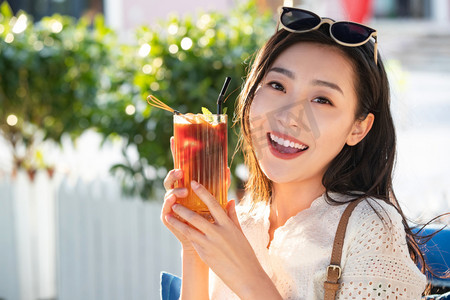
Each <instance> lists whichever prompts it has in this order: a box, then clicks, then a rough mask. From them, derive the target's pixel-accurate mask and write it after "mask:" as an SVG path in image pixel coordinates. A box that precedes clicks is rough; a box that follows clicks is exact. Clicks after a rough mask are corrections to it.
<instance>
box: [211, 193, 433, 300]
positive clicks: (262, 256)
mask: <svg viewBox="0 0 450 300" xmlns="http://www.w3.org/2000/svg"><path fill="white" fill-rule="evenodd" d="M332 197H333V199H335V200H338V201H344V200H345V198H344V196H342V195H337V194H333V195H332ZM369 203H370V204H371V205H372V206H373V207H374V208H375V209H376V210H377V211H378V212H379V213H380V215H381V216H382V217H383V219H384V220H385V222H383V221H382V220H381V219H380V218H379V216H378V215H377V214H376V213H375V212H374V210H373V209H372V208H371V207H370V205H369ZM346 207H347V204H343V205H338V206H333V205H330V204H328V203H327V202H326V201H325V196H324V195H323V196H321V197H319V198H317V199H316V200H314V202H313V203H312V205H311V207H310V208H308V209H306V210H303V211H301V212H300V213H299V214H297V215H296V216H294V217H292V218H290V219H289V220H288V221H287V222H286V223H285V225H283V226H281V227H279V228H278V229H277V230H276V231H275V233H274V237H273V240H272V242H271V243H270V247H269V248H267V245H268V244H269V233H268V232H269V225H270V224H269V214H270V207H269V206H268V205H267V204H265V203H262V202H261V203H259V204H257V205H256V207H255V208H254V209H253V210H251V211H250V209H249V207H247V206H238V207H237V210H238V216H239V220H240V223H241V227H242V230H243V232H244V234H245V236H246V237H247V239H248V240H249V242H250V244H251V245H252V247H253V249H254V251H255V254H256V256H257V257H258V260H259V262H260V263H261V265H262V267H263V268H264V270H265V271H266V273H267V274H268V275H269V277H270V278H271V279H272V281H273V282H274V284H275V286H276V287H277V289H278V291H279V292H280V294H281V295H282V297H283V299H306V300H310V299H323V297H324V288H323V283H324V281H325V280H326V268H327V266H328V265H329V262H330V257H331V249H332V247H333V242H334V237H335V233H336V228H337V225H338V222H339V220H340V218H341V215H342V213H343V212H344V209H345V208H346ZM342 251H343V252H342V261H341V267H342V277H341V279H340V288H339V290H338V292H337V297H336V299H405V300H412V299H420V298H421V295H422V292H423V291H424V289H425V286H426V277H425V276H424V275H423V274H422V273H421V272H420V271H419V269H418V268H417V267H416V265H415V264H414V262H413V261H412V260H411V258H410V256H409V253H408V249H407V245H406V235H405V231H404V228H403V225H402V218H401V216H400V215H399V214H398V212H397V211H396V210H395V208H393V207H392V206H390V205H388V204H386V203H385V202H383V201H376V200H372V199H370V200H367V201H362V202H361V203H359V204H358V206H357V207H356V208H355V210H354V211H353V213H352V215H351V217H350V219H349V223H348V227H347V231H346V237H345V241H344V247H343V250H342ZM236 277H239V274H236ZM210 299H214V300H216V299H226V300H230V299H239V298H238V297H237V296H236V295H235V294H234V293H233V292H232V291H231V290H230V289H228V287H227V286H226V285H225V284H224V283H223V282H222V281H221V280H220V278H218V277H217V276H215V274H214V273H213V272H210Z"/></svg>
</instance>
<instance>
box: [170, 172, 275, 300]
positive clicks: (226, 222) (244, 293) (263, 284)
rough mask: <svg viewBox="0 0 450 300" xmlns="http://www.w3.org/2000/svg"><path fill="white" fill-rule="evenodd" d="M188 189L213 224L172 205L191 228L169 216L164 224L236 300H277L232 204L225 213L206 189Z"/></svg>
mask: <svg viewBox="0 0 450 300" xmlns="http://www.w3.org/2000/svg"><path fill="white" fill-rule="evenodd" d="M191 186H192V189H193V191H194V192H195V193H196V194H197V195H198V196H199V198H200V199H201V200H202V201H203V202H205V204H206V205H207V206H208V208H209V211H210V212H211V215H212V216H213V218H214V220H215V222H214V223H210V222H209V221H207V220H206V219H205V218H203V217H202V216H200V215H199V214H197V213H195V212H193V211H191V210H189V209H188V208H186V207H184V206H182V205H181V204H174V205H173V206H172V209H173V211H174V212H175V213H176V214H178V215H179V216H180V217H181V218H183V219H184V220H186V221H187V222H188V223H189V224H190V225H192V226H189V225H188V224H185V223H183V222H181V221H179V220H178V219H177V218H175V217H174V216H173V215H171V214H166V222H167V223H168V224H170V226H171V228H173V229H174V230H176V232H177V233H181V234H182V235H183V237H184V238H185V239H186V240H188V241H189V242H190V243H191V245H192V247H193V248H194V249H195V250H196V251H197V253H198V255H199V256H200V258H201V259H202V260H203V261H204V262H205V263H206V264H207V265H208V266H209V267H210V268H211V269H212V270H213V271H214V273H216V275H217V276H219V277H220V278H221V279H222V280H223V281H224V283H225V284H227V285H228V287H230V288H231V289H232V290H233V291H234V292H235V293H236V294H237V295H238V296H239V297H241V298H242V299H251V298H253V299H277V298H280V296H279V294H278V291H277V290H276V288H275V286H274V285H273V283H272V281H271V280H270V278H269V277H268V276H267V274H266V273H265V272H264V270H263V268H262V267H261V265H260V263H259V261H258V259H257V258H256V255H255V253H254V251H253V249H252V247H251V246H250V243H249V242H248V241H247V239H246V237H245V236H244V234H243V233H242V230H241V227H240V225H239V221H238V218H237V215H236V210H235V202H234V200H231V201H230V202H229V203H228V205H227V207H226V212H225V211H224V210H223V209H222V207H221V206H220V205H219V203H218V202H217V201H216V199H214V197H213V196H212V195H211V194H210V193H209V192H208V190H207V189H206V188H205V187H203V186H202V185H201V184H198V183H196V182H195V181H193V182H192V183H191ZM237 276H238V277H237ZM266 289H267V290H266ZM261 291H264V292H263V293H262V294H263V296H264V297H263V298H258V296H260V295H258V294H259V293H261ZM267 296H269V297H267ZM280 299H281V298H280Z"/></svg>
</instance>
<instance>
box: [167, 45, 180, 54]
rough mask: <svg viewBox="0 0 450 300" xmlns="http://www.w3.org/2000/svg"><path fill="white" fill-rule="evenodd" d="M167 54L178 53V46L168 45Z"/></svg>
mask: <svg viewBox="0 0 450 300" xmlns="http://www.w3.org/2000/svg"><path fill="white" fill-rule="evenodd" d="M169 52H170V53H172V54H175V53H177V52H178V46H177V45H175V44H172V45H170V46H169Z"/></svg>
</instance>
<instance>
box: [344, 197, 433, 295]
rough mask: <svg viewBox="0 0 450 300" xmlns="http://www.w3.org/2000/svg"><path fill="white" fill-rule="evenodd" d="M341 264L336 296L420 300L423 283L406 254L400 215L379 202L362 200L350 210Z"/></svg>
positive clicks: (423, 279)
mask: <svg viewBox="0 0 450 300" xmlns="http://www.w3.org/2000/svg"><path fill="white" fill-rule="evenodd" d="M369 203H370V204H371V205H369ZM371 206H372V207H373V208H372V207H371ZM374 209H375V210H376V211H377V212H378V214H377V213H376V212H375V211H374ZM380 217H381V218H380ZM341 266H342V278H341V284H340V288H339V290H338V292H337V297H336V298H337V299H405V300H406V299H407V300H411V299H420V298H421V296H422V292H423V291H424V289H425V286H426V277H425V275H423V274H422V273H421V272H420V270H419V269H418V268H417V266H416V265H415V263H414V262H413V261H412V259H411V257H410V255H409V252H408V247H407V243H406V233H405V230H404V227H403V225H402V218H401V216H400V214H399V213H398V212H397V211H396V209H395V208H394V207H392V206H390V205H388V204H386V203H384V202H381V201H375V200H368V202H362V203H361V204H360V205H358V207H357V208H356V209H355V211H354V212H353V214H352V216H351V218H350V220H349V225H348V228H347V233H346V239H345V243H344V248H343V255H342V263H341Z"/></svg>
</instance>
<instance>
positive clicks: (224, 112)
mask: <svg viewBox="0 0 450 300" xmlns="http://www.w3.org/2000/svg"><path fill="white" fill-rule="evenodd" d="M227 110H228V107H225V108H224V109H223V114H224V115H226V114H227Z"/></svg>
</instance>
